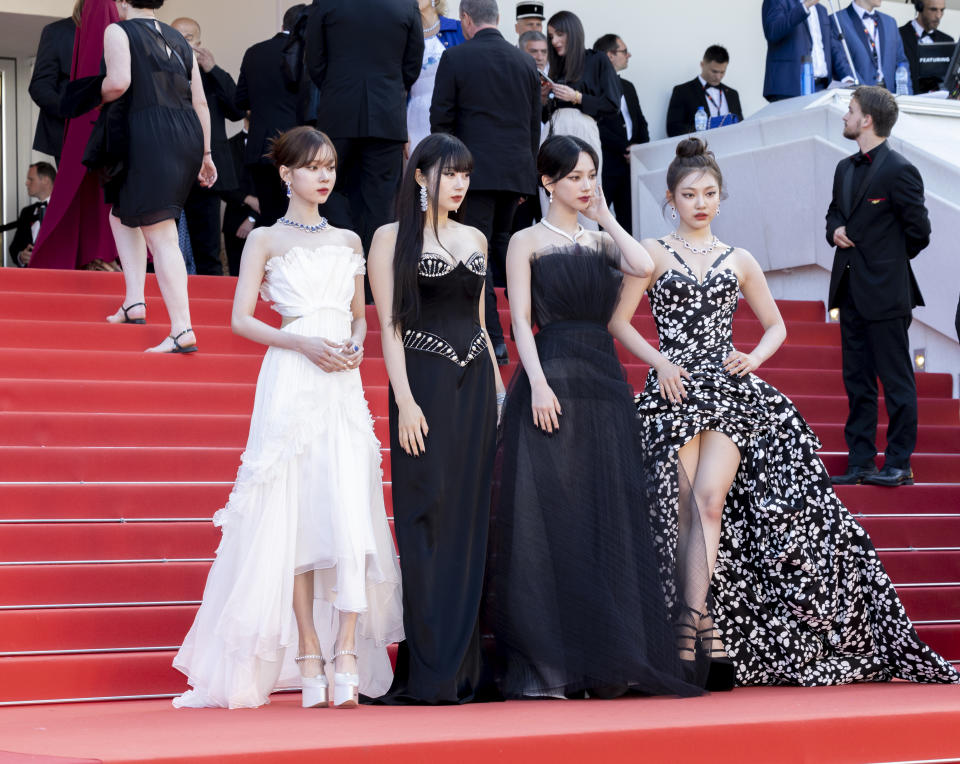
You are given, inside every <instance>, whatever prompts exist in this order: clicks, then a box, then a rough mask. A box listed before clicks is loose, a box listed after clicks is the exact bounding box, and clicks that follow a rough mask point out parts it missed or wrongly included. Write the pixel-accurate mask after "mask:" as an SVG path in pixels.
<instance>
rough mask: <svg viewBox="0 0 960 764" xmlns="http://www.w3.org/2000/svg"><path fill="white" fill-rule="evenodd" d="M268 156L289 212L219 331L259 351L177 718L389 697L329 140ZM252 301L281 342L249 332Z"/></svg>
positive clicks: (358, 253) (374, 517)
mask: <svg viewBox="0 0 960 764" xmlns="http://www.w3.org/2000/svg"><path fill="white" fill-rule="evenodd" d="M272 157H273V160H274V162H275V163H276V164H277V165H278V167H279V170H280V176H281V177H282V178H283V180H284V181H285V182H286V183H287V188H288V194H289V196H290V204H289V207H288V209H287V214H286V216H285V217H283V218H281V219H280V220H278V221H277V223H276V224H274V225H273V226H271V227H269V228H260V229H257V230H256V231H254V232H252V233H251V234H250V236H249V238H248V239H247V244H246V246H245V247H244V252H243V260H242V262H241V265H240V277H239V280H238V282H237V291H236V296H235V298H234V304H233V317H232V326H233V330H234V332H236V333H237V334H239V335H241V336H243V337H246V338H248V339H250V340H253V341H255V342H261V343H263V344H265V345H269V346H270V347H269V349H268V350H267V353H266V355H265V357H264V360H263V365H262V367H261V369H260V376H259V379H258V380H257V392H256V399H255V402H254V407H253V416H252V418H251V421H250V434H249V438H248V440H247V447H246V450H245V451H244V453H243V457H242V463H241V466H240V470H239V472H238V474H237V480H236V483H235V484H234V487H233V491H232V492H231V494H230V498H229V500H228V502H227V505H226V506H225V507H224V508H223V509H221V510H220V511H218V512H217V513H216V514H215V515H214V518H213V521H214V523H215V524H216V525H218V526H220V527H221V528H222V531H223V540H222V541H221V543H220V547H219V548H218V550H217V558H216V560H215V561H214V563H213V567H212V568H211V569H210V574H209V576H208V578H207V584H206V588H205V589H204V593H203V603H202V604H201V606H200V610H199V612H198V613H197V616H196V619H195V620H194V623H193V626H192V627H191V628H190V632H189V633H188V634H187V636H186V639H185V640H184V643H183V646H182V647H181V648H180V651H179V652H178V653H177V656H176V658H175V659H174V662H173V665H174V666H175V667H176V668H177V669H179V670H180V671H182V672H183V673H184V674H186V675H187V678H188V681H189V684H190V686H191V687H192V688H193V689H191V690H190V691H188V692H186V693H184V694H183V695H181V696H179V697H177V698H175V699H174V701H173V703H174V705H175V706H177V707H205V706H221V707H229V708H241V707H251V706H260V705H263V704H264V703H267V702H269V695H270V693H271V692H272V691H274V690H277V689H283V688H298V687H300V688H302V690H303V705H304V706H305V707H315V706H326V705H327V702H328V698H327V691H328V686H329V681H330V680H333V683H334V693H333V699H332V702H333V705H335V706H341V707H349V706H355V705H356V702H357V696H358V691H359V692H362V693H364V694H365V695H369V696H371V697H376V696H379V695H381V694H383V693H384V692H385V691H386V690H387V689H388V688H389V687H390V683H391V681H392V678H393V672H392V669H391V666H390V662H389V659H388V657H387V652H386V646H387V644H388V643H390V642H396V641H399V640H402V639H403V616H402V605H401V602H402V595H401V589H400V573H399V568H398V565H397V562H396V556H395V554H394V546H393V540H392V537H391V534H390V530H389V527H388V525H387V519H386V513H385V511H384V504H383V488H382V484H381V471H380V443H379V442H378V441H377V439H376V437H375V436H374V432H373V421H372V419H371V416H370V411H369V409H368V407H367V403H366V400H365V398H364V394H363V387H362V384H361V380H360V371H359V368H358V367H359V366H360V362H361V361H362V359H363V341H364V338H365V336H366V329H367V327H366V319H365V306H364V300H363V274H364V260H363V252H362V250H361V246H360V239H359V237H358V236H357V235H356V234H354V233H352V232H350V231H345V230H341V229H336V228H333V227H331V226H329V225H327V222H326V220H324V219H323V218H321V217H320V215H319V213H318V211H317V205H318V204H319V203H323V202H325V201H326V199H327V196H328V195H329V193H330V190H331V189H332V188H333V185H334V180H335V178H336V153H335V151H334V148H333V145H332V144H331V143H330V140H329V138H327V137H326V136H325V135H324V134H323V133H321V132H319V131H317V130H314V129H312V128H308V127H300V128H295V129H293V130H291V131H289V132H287V133H285V134H284V135H282V136H281V137H280V138H278V139H277V140H276V142H275V143H274V146H273V151H272ZM258 292H259V293H260V294H261V295H262V296H263V297H264V299H266V300H269V301H270V302H272V303H273V308H274V310H276V311H277V312H279V313H280V314H281V315H282V316H283V324H282V328H280V329H274V328H273V327H271V326H269V325H267V324H265V323H263V322H262V321H260V320H258V319H257V318H255V317H254V309H255V308H256V303H257V294H258ZM327 661H330V662H327ZM331 669H333V670H331Z"/></svg>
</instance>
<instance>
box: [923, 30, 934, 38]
mask: <svg viewBox="0 0 960 764" xmlns="http://www.w3.org/2000/svg"><path fill="white" fill-rule="evenodd" d="M927 38H930V39H931V40H932V39H933V32H928V31H927V30H924V31H923V34H921V35H920V39H921V40H925V39H927Z"/></svg>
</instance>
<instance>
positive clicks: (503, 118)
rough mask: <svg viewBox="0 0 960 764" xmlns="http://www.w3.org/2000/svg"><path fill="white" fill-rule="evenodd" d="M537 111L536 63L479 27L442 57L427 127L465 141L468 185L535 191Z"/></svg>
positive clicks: (538, 95)
mask: <svg viewBox="0 0 960 764" xmlns="http://www.w3.org/2000/svg"><path fill="white" fill-rule="evenodd" d="M540 112H541V107H540V78H539V75H538V74H537V67H536V64H534V62H533V59H532V58H531V57H530V56H529V55H528V54H527V53H524V52H523V51H522V50H520V49H519V48H517V47H516V46H515V45H511V44H510V43H508V42H507V41H506V40H504V39H503V35H501V34H500V32H498V31H497V30H496V29H492V28H488V29H481V30H480V31H479V32H477V33H476V35H474V37H473V39H472V40H467V41H466V42H463V43H461V44H460V45H457V46H455V47H453V48H447V50H446V51H444V54H443V56H441V57H440V65H439V66H438V67H437V77H436V80H435V82H434V86H433V102H432V103H431V105H430V129H431V131H432V132H434V133H452V134H453V135H455V136H457V138H459V139H460V140H461V141H463V142H464V143H465V144H467V148H469V149H470V151H471V153H472V154H473V162H474V165H473V174H472V175H471V178H470V187H471V188H472V189H474V190H477V191H513V192H515V193H517V194H524V195H529V194H533V193H535V192H536V189H537V185H536V177H537V170H536V156H537V152H538V151H539V150H540Z"/></svg>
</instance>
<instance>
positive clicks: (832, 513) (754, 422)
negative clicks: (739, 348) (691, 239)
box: [636, 241, 960, 686]
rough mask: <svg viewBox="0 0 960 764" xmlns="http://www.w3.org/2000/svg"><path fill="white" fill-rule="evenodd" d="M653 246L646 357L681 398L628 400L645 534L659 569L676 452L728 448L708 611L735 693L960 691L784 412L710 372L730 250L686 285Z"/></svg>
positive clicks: (728, 343)
mask: <svg viewBox="0 0 960 764" xmlns="http://www.w3.org/2000/svg"><path fill="white" fill-rule="evenodd" d="M660 244H661V245H662V246H663V247H664V248H665V249H666V250H667V251H668V252H671V253H673V255H674V257H675V258H676V260H677V264H676V266H675V267H673V268H671V269H669V270H667V271H666V272H665V273H663V275H661V276H660V278H659V279H657V280H656V281H655V282H654V283H653V285H652V286H651V287H650V289H649V292H648V294H649V298H650V307H651V309H652V311H653V316H654V319H655V321H656V325H657V334H658V336H659V338H660V352H661V353H663V355H664V356H666V357H667V358H668V359H669V360H670V361H671V362H672V363H675V364H678V365H679V366H682V367H683V368H684V369H686V370H687V371H688V372H689V373H690V375H691V377H692V378H691V379H690V380H688V381H686V382H685V383H684V384H685V387H686V390H687V395H688V397H687V398H686V399H684V400H683V401H682V402H681V403H671V402H670V401H667V400H664V399H663V398H661V397H660V395H659V392H658V391H659V385H658V381H657V375H656V372H655V371H654V370H652V369H651V371H650V374H649V376H648V377H647V384H646V388H645V390H644V392H643V394H641V395H638V396H637V400H636V403H637V410H638V411H639V415H640V421H641V424H642V429H643V433H644V445H645V456H646V461H645V463H644V464H643V469H644V472H646V473H647V474H649V475H651V476H652V477H653V479H655V480H656V486H657V490H656V491H655V492H654V493H653V494H652V495H653V496H654V497H656V498H657V499H658V500H657V501H654V502H651V505H650V506H651V509H652V510H653V511H654V512H655V513H656V514H657V515H658V517H657V518H656V519H655V522H657V523H660V524H661V525H664V526H669V525H671V524H672V525H673V528H672V529H671V531H670V533H669V534H668V535H667V537H666V538H667V539H668V543H665V544H663V545H662V546H661V551H662V552H663V555H662V559H663V561H664V565H666V566H669V565H670V564H671V560H672V558H673V554H672V550H673V549H674V548H675V546H676V539H677V533H676V520H675V519H672V518H675V517H676V515H677V511H678V507H680V508H681V509H683V510H684V511H685V512H686V511H688V510H687V505H689V504H690V502H689V500H688V498H687V497H685V496H682V495H681V491H680V490H678V479H677V473H678V469H679V462H678V456H677V452H678V450H679V448H680V447H681V446H682V445H683V444H684V443H686V442H687V441H689V440H690V439H691V438H693V437H694V436H695V435H696V434H697V433H699V432H702V431H704V430H712V431H716V432H721V433H723V434H725V435H727V436H728V437H729V438H730V439H731V440H732V441H733V442H734V443H735V444H736V445H737V447H738V448H739V449H740V456H741V461H740V468H739V470H738V472H737V475H736V478H735V479H734V482H733V487H732V488H731V489H730V493H729V494H728V495H727V499H726V505H725V507H724V510H723V525H722V530H721V534H722V535H721V538H720V549H719V555H718V557H717V562H716V567H715V570H714V576H713V584H712V595H713V597H712V603H711V607H710V613H711V615H713V618H714V621H715V623H716V626H717V629H718V631H719V633H720V636H721V637H722V639H723V644H724V646H725V647H726V650H727V652H728V654H729V655H730V657H731V658H732V659H733V661H734V663H735V664H736V670H737V682H738V683H739V684H741V685H807V686H809V685H830V684H845V683H850V682H862V681H882V680H887V679H890V678H893V677H898V678H901V679H908V680H911V681H914V682H943V683H957V682H960V674H958V673H957V671H956V670H955V669H954V668H953V667H951V666H950V664H949V663H948V662H947V661H945V660H944V659H943V658H941V657H940V656H939V655H937V654H936V653H934V652H933V651H932V650H931V649H930V648H929V647H927V645H925V644H924V643H923V642H921V641H920V639H919V637H918V636H917V633H916V631H915V630H914V628H913V625H912V624H911V623H910V620H909V619H908V618H907V615H906V613H905V612H904V609H903V605H902V604H901V602H900V599H899V597H898V596H897V593H896V591H895V590H894V588H893V584H892V583H891V582H890V579H889V578H888V577H887V573H886V571H885V570H884V568H883V564H882V563H881V562H880V559H879V557H878V556H877V553H876V550H875V549H874V547H873V544H872V543H871V542H870V538H869V537H868V536H867V534H866V532H865V531H864V530H863V528H861V527H860V525H859V524H858V523H857V521H856V520H854V518H853V516H852V515H851V514H850V513H849V512H848V511H847V509H846V508H845V507H844V506H843V504H841V502H840V500H839V499H838V498H837V495H836V494H835V493H834V491H833V488H832V486H831V484H830V477H829V475H828V474H827V470H826V468H825V467H824V466H823V462H821V461H820V458H819V456H818V455H817V450H818V449H819V448H820V442H819V441H818V440H817V436H816V435H815V434H814V433H813V431H812V430H811V429H810V426H809V425H808V424H807V423H806V422H805V421H804V419H803V417H802V416H801V415H800V413H799V412H798V411H797V409H796V408H795V407H794V405H793V403H791V401H790V400H789V399H788V398H787V397H786V396H785V395H783V394H782V393H781V392H780V391H778V390H777V389H775V388H774V387H772V386H770V385H768V384H767V383H766V382H764V381H762V380H761V379H759V378H758V377H756V376H754V375H753V374H750V375H748V376H746V377H742V378H739V377H734V376H730V375H729V374H727V373H726V372H725V371H724V370H723V359H724V358H726V356H727V355H728V354H729V353H730V351H731V350H732V349H733V340H732V323H733V314H734V311H735V310H736V308H737V304H738V298H739V289H740V284H739V281H738V279H737V276H736V275H735V274H734V273H733V271H731V270H730V269H729V268H727V267H724V261H725V259H726V257H727V256H728V255H729V254H730V253H731V252H732V251H733V248H732V247H731V248H730V249H729V250H728V251H727V252H725V253H723V254H722V255H720V256H719V257H718V258H717V259H716V261H715V262H714V263H713V265H712V266H711V268H710V269H709V270H708V271H707V273H706V275H705V276H704V279H703V281H702V282H698V281H697V279H696V276H695V275H694V274H693V271H692V270H690V268H689V267H688V266H687V265H686V263H685V262H684V261H683V260H682V258H680V256H679V255H678V254H677V253H676V252H674V251H673V250H672V249H671V248H670V247H669V246H668V245H667V244H665V243H664V242H663V241H660ZM681 482H682V481H681Z"/></svg>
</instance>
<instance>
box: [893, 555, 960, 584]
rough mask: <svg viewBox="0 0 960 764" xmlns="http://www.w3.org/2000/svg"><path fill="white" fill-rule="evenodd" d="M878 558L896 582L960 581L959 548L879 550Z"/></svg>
mask: <svg viewBox="0 0 960 764" xmlns="http://www.w3.org/2000/svg"><path fill="white" fill-rule="evenodd" d="M880 559H881V560H882V561H883V564H884V567H885V568H886V569H887V573H888V574H889V576H890V578H891V580H893V581H894V582H895V583H898V584H930V583H942V582H949V583H953V582H960V550H951V551H934V552H881V553H880Z"/></svg>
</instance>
